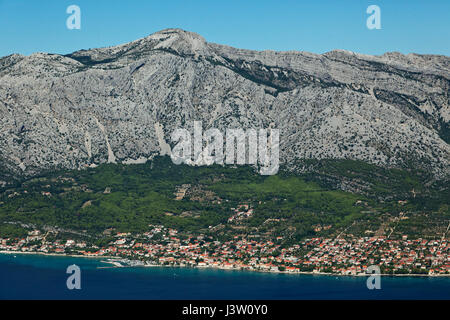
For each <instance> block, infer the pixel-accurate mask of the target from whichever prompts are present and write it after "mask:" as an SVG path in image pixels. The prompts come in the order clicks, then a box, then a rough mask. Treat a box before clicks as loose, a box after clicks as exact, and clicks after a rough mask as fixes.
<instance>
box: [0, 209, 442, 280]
mask: <svg viewBox="0 0 450 320" xmlns="http://www.w3.org/2000/svg"><path fill="white" fill-rule="evenodd" d="M239 209H241V208H239ZM239 209H238V210H237V212H242V211H239ZM245 209H247V210H248V208H245ZM247 210H245V211H244V212H247ZM47 236H48V232H47V233H46V234H43V233H41V232H40V231H39V230H34V231H32V232H30V233H29V235H28V236H27V237H26V238H23V239H2V238H0V250H1V251H17V252H41V253H60V254H77V255H84V256H99V257H114V258H120V259H127V260H128V261H142V262H144V263H145V264H147V265H169V266H181V267H183V266H192V267H213V268H220V269H246V270H255V271H269V272H291V273H300V272H312V273H334V274H346V275H361V274H366V270H367V268H368V267H369V266H371V265H376V266H379V267H380V268H381V270H382V273H392V274H429V275H444V274H450V258H449V253H450V242H449V241H448V240H446V239H442V240H425V239H416V240H408V239H407V237H406V236H405V237H403V238H402V239H401V240H392V239H387V238H386V237H364V238H336V239H326V238H313V239H306V240H304V241H302V242H301V243H299V244H295V245H292V246H285V245H284V246H283V245H281V244H282V243H283V238H282V237H278V238H276V239H274V240H273V241H269V240H264V241H262V240H260V241H258V240H250V239H248V238H243V237H239V236H236V237H234V239H232V240H230V241H223V242H220V241H217V240H213V239H212V238H210V237H208V236H205V235H199V236H189V235H179V234H178V231H177V230H174V229H170V228H165V227H163V226H150V231H148V232H145V233H143V234H138V235H133V234H130V233H116V234H115V235H114V236H113V240H111V241H110V242H109V243H108V244H106V245H104V246H102V247H97V246H95V245H92V244H87V243H86V242H85V241H76V240H72V239H65V240H61V239H58V240H52V241H48V240H47Z"/></svg>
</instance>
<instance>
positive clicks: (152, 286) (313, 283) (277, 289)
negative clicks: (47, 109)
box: [0, 254, 450, 300]
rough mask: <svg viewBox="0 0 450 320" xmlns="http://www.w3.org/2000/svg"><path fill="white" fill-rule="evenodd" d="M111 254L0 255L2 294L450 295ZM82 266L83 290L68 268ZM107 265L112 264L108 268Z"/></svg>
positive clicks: (410, 284) (436, 280)
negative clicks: (128, 263)
mask: <svg viewBox="0 0 450 320" xmlns="http://www.w3.org/2000/svg"><path fill="white" fill-rule="evenodd" d="M104 261H105V259H97V258H95V259H94V258H82V257H80V258H78V257H64V256H61V257H59V256H44V255H34V254H0V299H2V300H5V299H7V300H8V299H58V300H61V299H62V300H66V299H68V300H70V299H108V300H109V299H139V300H141V299H152V300H155V299H156V300H192V299H194V300H203V299H206V300H215V299H225V300H228V299H231V300H240V299H245V300H291V299H292V300H294V299H295V300H297V299H323V300H330V299H357V300H359V299H369V300H371V299H439V300H440V299H450V277H389V276H383V277H381V279H380V286H381V288H380V289H372V290H369V289H368V288H367V283H366V282H367V278H366V277H350V276H328V275H299V274H278V273H260V272H251V271H230V270H215V269H198V268H177V267H122V268H113V267H111V265H110V264H107V263H105V262H104ZM71 265H77V266H78V267H79V268H80V271H81V274H80V284H81V288H80V289H72V290H69V289H68V288H67V284H66V282H67V278H68V277H70V276H71V274H68V273H66V271H67V268H68V267H69V266H71ZM105 267H106V268H105Z"/></svg>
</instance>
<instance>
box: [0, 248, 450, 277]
mask: <svg viewBox="0 0 450 320" xmlns="http://www.w3.org/2000/svg"><path fill="white" fill-rule="evenodd" d="M0 254H25V255H41V256H52V257H62V258H64V257H66V258H88V259H96V260H104V259H114V260H118V261H120V260H128V261H131V262H132V261H139V262H142V261H140V260H129V259H127V258H122V257H115V256H85V255H74V254H64V253H45V252H22V251H1V250H0ZM100 262H102V263H106V264H112V266H109V267H98V269H106V268H151V267H160V268H184V269H213V270H223V271H247V272H259V273H273V274H289V275H311V276H314V275H318V276H330V277H369V276H372V275H375V274H341V273H328V272H312V271H298V272H288V271H270V270H250V269H242V268H221V267H216V266H202V267H198V266H180V265H162V264H145V263H144V264H143V265H136V266H127V265H125V266H117V264H115V263H114V262H112V261H100ZM377 275H379V276H382V277H414V278H416V277H421V278H441V277H444V278H445V277H450V274H432V275H430V274H416V273H408V274H387V273H381V274H377Z"/></svg>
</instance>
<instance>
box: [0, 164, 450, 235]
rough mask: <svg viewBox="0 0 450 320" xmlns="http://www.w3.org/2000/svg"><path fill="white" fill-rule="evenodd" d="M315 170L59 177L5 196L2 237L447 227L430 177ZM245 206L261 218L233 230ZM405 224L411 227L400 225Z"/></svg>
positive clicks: (134, 168)
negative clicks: (160, 229)
mask: <svg viewBox="0 0 450 320" xmlns="http://www.w3.org/2000/svg"><path fill="white" fill-rule="evenodd" d="M313 165H314V167H315V168H316V170H315V173H314V174H312V173H308V174H304V175H296V174H293V173H288V172H286V171H281V172H280V173H279V174H278V175H276V176H260V175H258V174H257V173H255V171H254V169H253V168H252V167H248V166H238V167H230V166H227V167H221V166H211V167H189V166H185V165H174V164H173V163H172V162H171V161H170V159H168V158H155V159H154V160H153V161H152V162H148V163H146V164H141V165H120V164H104V165H101V166H99V167H97V168H88V169H85V170H75V171H63V172H55V173H53V174H50V175H46V176H42V177H37V178H33V179H30V180H26V181H23V182H21V183H19V184H18V185H17V186H15V187H14V188H9V189H5V190H0V226H2V228H0V235H4V234H6V233H8V234H12V233H14V228H16V229H17V228H19V227H14V228H13V227H11V224H10V223H11V222H20V223H21V224H22V225H23V224H32V225H33V226H37V227H43V226H52V227H59V228H62V229H64V230H66V231H67V230H69V231H70V230H72V231H73V230H76V231H81V232H85V233H86V234H91V235H92V234H95V235H99V234H102V233H103V232H104V231H105V230H106V229H109V228H115V229H116V230H118V231H131V232H142V231H145V230H146V229H148V225H149V224H162V225H165V226H166V227H172V228H176V229H178V230H180V231H184V232H189V233H196V232H203V233H208V232H209V233H211V234H214V235H216V236H219V237H231V236H233V235H236V234H248V235H252V236H256V237H265V236H267V237H271V238H274V237H275V236H284V238H285V239H287V240H288V242H292V241H298V240H299V239H302V238H304V237H311V236H318V235H320V236H336V235H338V234H340V233H341V232H343V231H345V232H346V233H351V234H354V235H367V234H369V235H371V234H376V233H378V234H385V233H386V232H387V231H388V230H389V229H390V228H392V227H394V229H395V230H397V232H398V233H399V235H401V234H409V235H411V236H415V237H417V236H427V237H433V236H437V235H438V234H440V235H442V232H443V230H444V229H445V228H446V227H447V224H448V221H449V220H450V213H449V206H448V199H449V196H448V195H449V194H448V187H447V186H446V185H445V184H442V183H441V184H440V185H438V184H435V185H432V186H431V187H425V186H424V184H425V182H424V181H425V179H429V177H428V176H427V175H426V174H424V173H412V172H408V171H402V170H397V169H392V170H388V169H382V168H379V167H376V166H372V165H367V164H364V163H361V162H354V161H322V162H317V163H314V164H313ZM343 179H346V180H347V181H350V182H351V185H352V186H354V188H356V189H357V190H356V191H354V192H344V191H341V190H339V189H338V188H337V186H336V185H334V182H335V181H342V180H343ZM184 184H189V187H187V188H186V189H187V192H186V195H185V196H184V198H183V199H182V200H175V192H177V190H178V189H179V188H180V186H182V185H184ZM355 186H356V187H355ZM358 186H360V187H358ZM412 189H413V190H414V192H413V193H411V190H412ZM398 200H407V202H405V203H401V204H399V203H398ZM240 204H248V205H250V207H251V208H253V215H252V216H251V217H250V218H247V219H243V220H241V221H239V222H237V223H233V224H229V223H227V219H228V218H229V217H230V216H231V215H232V214H233V213H234V212H233V210H232V208H237V206H238V205H240ZM401 215H402V216H407V219H397V218H398V217H399V216H401ZM5 222H8V224H5ZM427 223H428V224H427ZM5 226H7V227H5ZM11 228H12V229H11ZM15 231H16V232H19V233H20V230H15Z"/></svg>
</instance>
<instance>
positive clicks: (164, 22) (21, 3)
mask: <svg viewBox="0 0 450 320" xmlns="http://www.w3.org/2000/svg"><path fill="white" fill-rule="evenodd" d="M72 4H75V5H78V6H79V7H80V8H81V30H68V29H67V28H66V20H67V18H68V16H69V15H68V14H67V13H66V8H67V7H68V6H69V5H72ZM371 4H376V5H378V6H379V7H380V9H381V27H382V28H381V30H369V29H368V28H367V27H366V19H367V17H368V16H369V15H368V14H367V13H366V8H367V7H368V6H369V5H371ZM174 27H176V28H182V29H185V30H189V31H193V32H197V33H199V34H201V35H202V36H204V37H205V38H206V40H208V41H211V42H216V43H221V44H227V45H231V46H234V47H239V48H246V49H256V50H264V49H271V50H299V51H310V52H316V53H323V52H327V51H330V50H333V49H347V50H351V51H355V52H360V53H366V54H382V53H384V52H387V51H399V52H402V53H405V54H406V53H410V52H416V53H433V54H444V55H447V56H449V55H450V1H448V0H387V1H384V0H373V1H365V0H308V1H301V0H286V1H281V0H278V1H275V0H272V1H268V0H258V1H255V0H227V1H219V0H207V1H203V0H201V1H200V0H198V1H195V0H181V1H168V0H166V1H163V0H128V1H119V0H70V1H66V0H40V1H37V0H0V56H5V55H8V54H11V53H21V54H26V55H28V54H31V53H33V52H52V53H62V54H65V53H70V52H73V51H76V50H79V49H88V48H95V47H104V46H111V45H117V44H121V43H125V42H129V41H132V40H135V39H138V38H142V37H145V36H146V35H148V34H151V33H153V32H156V31H159V30H161V29H165V28H174Z"/></svg>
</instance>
